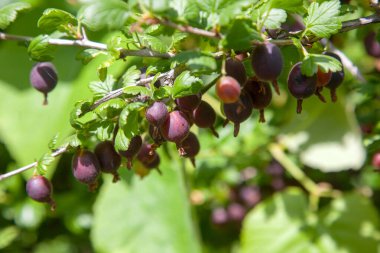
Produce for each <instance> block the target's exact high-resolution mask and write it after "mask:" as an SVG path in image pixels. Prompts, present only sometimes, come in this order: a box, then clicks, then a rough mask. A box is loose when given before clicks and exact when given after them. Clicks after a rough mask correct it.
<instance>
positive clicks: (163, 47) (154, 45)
mask: <svg viewBox="0 0 380 253" xmlns="http://www.w3.org/2000/svg"><path fill="white" fill-rule="evenodd" d="M139 37H140V41H141V44H142V45H143V46H144V47H148V48H150V49H152V50H153V51H157V52H159V53H166V52H167V51H168V49H169V47H170V42H169V43H165V40H163V39H161V38H158V37H155V36H151V35H149V34H141V35H139Z"/></svg>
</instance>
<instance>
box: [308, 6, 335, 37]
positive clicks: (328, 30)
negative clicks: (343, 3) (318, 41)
mask: <svg viewBox="0 0 380 253" xmlns="http://www.w3.org/2000/svg"><path fill="white" fill-rule="evenodd" d="M307 12H308V14H309V15H308V16H307V17H306V18H305V27H306V28H305V32H310V33H312V34H314V35H315V36H317V37H321V38H323V37H329V36H330V35H332V34H334V33H336V32H338V30H339V29H340V28H341V27H342V23H341V21H340V20H339V18H338V16H339V13H340V2H339V0H331V1H326V2H323V3H321V4H319V3H317V2H313V3H311V5H310V6H309V8H308V10H307Z"/></svg>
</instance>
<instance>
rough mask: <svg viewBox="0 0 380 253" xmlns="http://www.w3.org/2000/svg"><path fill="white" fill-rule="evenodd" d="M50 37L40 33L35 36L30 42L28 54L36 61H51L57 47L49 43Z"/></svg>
mask: <svg viewBox="0 0 380 253" xmlns="http://www.w3.org/2000/svg"><path fill="white" fill-rule="evenodd" d="M49 39H50V37H49V36H48V35H39V36H37V37H35V38H34V39H33V40H32V41H31V42H30V44H29V47H28V54H29V56H30V58H32V60H35V61H51V60H52V59H53V58H54V57H53V54H54V52H55V51H56V49H57V47H56V46H55V45H51V44H49Z"/></svg>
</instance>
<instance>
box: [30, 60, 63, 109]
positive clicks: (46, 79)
mask: <svg viewBox="0 0 380 253" xmlns="http://www.w3.org/2000/svg"><path fill="white" fill-rule="evenodd" d="M29 78H30V83H31V84H32V86H33V87H34V88H35V89H36V90H38V91H40V92H42V93H43V94H44V102H43V105H47V103H48V101H47V95H48V93H49V92H50V91H52V90H53V89H54V88H55V86H56V85H57V82H58V77H57V71H56V69H55V67H54V65H53V64H52V63H51V62H39V63H37V64H36V65H34V67H33V68H32V70H31V71H30V77H29Z"/></svg>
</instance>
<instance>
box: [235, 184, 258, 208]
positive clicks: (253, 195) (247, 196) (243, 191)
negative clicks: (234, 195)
mask: <svg viewBox="0 0 380 253" xmlns="http://www.w3.org/2000/svg"><path fill="white" fill-rule="evenodd" d="M239 198H240V199H241V201H242V202H243V203H244V204H245V206H247V207H253V206H255V205H256V204H257V203H259V202H260V200H261V192H260V188H258V187H255V186H243V187H242V188H240V189H239Z"/></svg>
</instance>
